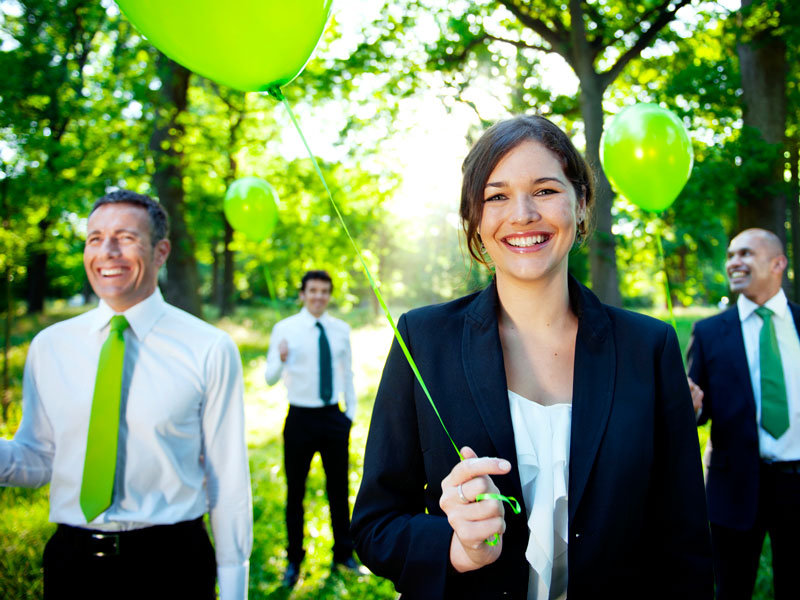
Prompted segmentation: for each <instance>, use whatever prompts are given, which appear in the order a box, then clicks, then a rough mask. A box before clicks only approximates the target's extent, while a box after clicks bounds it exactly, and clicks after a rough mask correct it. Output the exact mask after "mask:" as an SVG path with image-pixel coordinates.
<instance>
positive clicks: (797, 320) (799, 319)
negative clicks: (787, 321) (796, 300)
mask: <svg viewBox="0 0 800 600" xmlns="http://www.w3.org/2000/svg"><path fill="white" fill-rule="evenodd" d="M789 310H791V311H792V318H793V319H794V328H795V329H796V330H797V335H798V336H800V306H798V305H797V304H793V303H791V302H789Z"/></svg>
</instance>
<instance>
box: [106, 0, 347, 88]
mask: <svg viewBox="0 0 800 600" xmlns="http://www.w3.org/2000/svg"><path fill="white" fill-rule="evenodd" d="M332 1H333V0H117V3H118V4H119V6H120V8H121V9H122V11H123V12H124V13H125V14H126V15H127V17H128V18H129V19H130V20H131V22H132V23H133V24H134V25H135V26H136V27H137V29H139V31H141V32H142V33H143V34H144V35H145V36H146V37H147V39H149V40H150V42H152V44H153V45H154V46H156V47H157V48H158V49H159V50H161V51H162V52H163V53H164V54H166V55H167V56H169V57H170V58H171V59H173V60H175V61H176V62H179V63H180V64H182V65H183V66H185V67H186V68H188V69H189V70H191V71H194V72H195V73H199V74H200V75H203V76H204V77H208V78H209V79H213V80H214V81H217V82H219V83H222V84H225V85H227V86H230V87H233V88H236V89H238V90H243V91H266V90H269V89H272V88H275V87H281V86H284V85H286V84H287V83H289V82H290V81H291V80H292V79H294V78H295V77H297V75H298V74H299V73H300V71H302V70H303V67H305V65H306V63H307V62H308V59H309V58H310V57H311V53H312V52H313V51H314V48H315V47H316V45H317V42H318V41H319V38H320V37H321V36H322V31H323V30H324V29H325V23H326V22H327V20H328V15H329V14H330V11H331V4H332Z"/></svg>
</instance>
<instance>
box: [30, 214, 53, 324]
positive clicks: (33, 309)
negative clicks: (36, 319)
mask: <svg viewBox="0 0 800 600" xmlns="http://www.w3.org/2000/svg"><path fill="white" fill-rule="evenodd" d="M48 229H50V221H48V220H47V219H43V220H42V221H40V222H39V232H40V234H39V240H38V241H37V242H34V243H33V244H31V245H30V246H29V248H30V250H29V253H28V265H27V269H26V277H25V281H26V284H27V293H26V297H25V299H26V302H27V313H28V314H29V315H34V314H41V313H43V312H44V299H45V297H46V296H47V250H46V249H45V247H44V240H45V239H46V235H47V230H48Z"/></svg>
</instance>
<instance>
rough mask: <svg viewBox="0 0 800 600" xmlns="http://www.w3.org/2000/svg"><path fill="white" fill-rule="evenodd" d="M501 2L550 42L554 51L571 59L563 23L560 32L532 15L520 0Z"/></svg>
mask: <svg viewBox="0 0 800 600" xmlns="http://www.w3.org/2000/svg"><path fill="white" fill-rule="evenodd" d="M499 2H500V4H502V5H503V6H505V7H506V8H507V9H508V10H509V11H510V12H511V14H513V15H514V16H515V17H517V19H519V22H520V23H522V24H523V25H524V26H525V27H527V28H528V29H532V30H533V31H534V32H536V33H537V34H538V35H539V37H541V38H542V39H543V40H544V41H546V42H547V43H548V44H550V46H551V47H552V49H553V50H552V52H556V53H557V54H560V55H561V56H563V57H564V58H565V59H566V60H567V62H569V61H570V60H571V57H570V56H569V36H568V35H567V32H566V30H565V29H564V27H563V25H562V26H560V27H559V26H557V29H558V30H559V31H558V32H556V31H553V30H552V29H550V27H548V26H547V24H546V23H545V22H544V21H542V20H541V19H537V18H535V17H532V16H531V15H530V13H527V12H525V11H524V10H522V6H521V4H520V3H519V2H518V0H499Z"/></svg>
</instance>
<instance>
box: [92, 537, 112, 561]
mask: <svg viewBox="0 0 800 600" xmlns="http://www.w3.org/2000/svg"><path fill="white" fill-rule="evenodd" d="M91 539H92V545H93V546H94V545H95V543H99V544H103V543H104V542H105V541H106V540H110V541H111V550H110V551H108V550H105V549H103V550H95V551H93V552H91V555H92V556H97V557H105V556H119V534H118V533H93V534H92V537H91Z"/></svg>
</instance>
